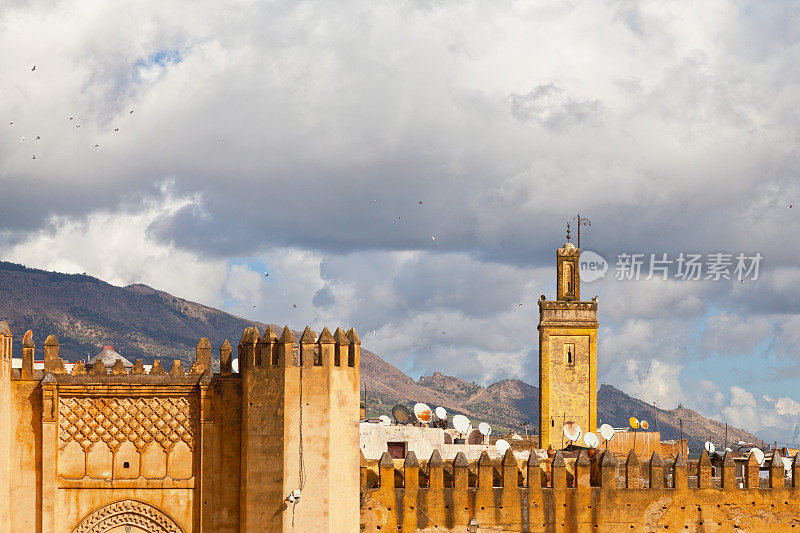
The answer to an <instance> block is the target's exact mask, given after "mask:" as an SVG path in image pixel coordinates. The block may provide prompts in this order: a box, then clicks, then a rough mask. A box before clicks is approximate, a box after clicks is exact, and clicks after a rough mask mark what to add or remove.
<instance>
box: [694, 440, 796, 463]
mask: <svg viewBox="0 0 800 533" xmlns="http://www.w3.org/2000/svg"><path fill="white" fill-rule="evenodd" d="M743 444H744V441H740V442H739V445H740V446H741V445H743ZM703 448H705V450H706V451H707V452H708V454H709V455H711V454H712V453H714V452H715V451H717V447H716V446H714V443H713V442H711V441H710V440H707V441H706V442H705V444H703ZM725 451H726V452H731V451H733V450H731V448H725ZM747 453H748V454H750V455H752V456H753V457H755V458H756V461H757V462H758V465H759V466H764V452H763V451H761V449H760V448H750V449H749V450H748V451H747ZM784 459H786V458H785V457H784ZM784 463H786V461H784ZM784 466H785V465H784Z"/></svg>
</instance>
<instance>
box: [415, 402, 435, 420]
mask: <svg viewBox="0 0 800 533" xmlns="http://www.w3.org/2000/svg"><path fill="white" fill-rule="evenodd" d="M414 417H415V418H416V419H417V420H419V421H420V422H422V423H423V424H425V425H427V424H428V422H430V421H431V420H432V419H433V411H431V408H430V407H428V406H427V405H426V404H424V403H416V404H414Z"/></svg>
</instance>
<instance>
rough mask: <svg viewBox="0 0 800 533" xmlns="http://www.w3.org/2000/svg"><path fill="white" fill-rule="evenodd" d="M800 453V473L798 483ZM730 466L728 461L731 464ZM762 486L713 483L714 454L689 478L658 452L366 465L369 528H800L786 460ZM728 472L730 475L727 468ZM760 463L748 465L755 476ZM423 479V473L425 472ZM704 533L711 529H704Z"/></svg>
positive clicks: (795, 488) (796, 490)
mask: <svg viewBox="0 0 800 533" xmlns="http://www.w3.org/2000/svg"><path fill="white" fill-rule="evenodd" d="M799 458H800V455H799V456H798V457H796V458H795V459H794V462H793V465H792V470H793V472H795V473H797V477H795V478H794V479H795V480H797V479H800V460H799ZM729 459H730V457H729ZM768 461H769V469H770V478H769V482H768V483H767V484H766V485H765V484H764V483H762V486H761V488H756V487H749V488H739V486H740V483H742V481H741V480H739V481H738V482H737V481H736V480H735V479H732V478H731V477H729V476H730V475H731V474H732V473H733V468H732V467H733V464H732V460H731V461H729V463H730V464H729V466H730V467H731V468H730V470H728V471H727V474H723V476H728V477H724V478H723V479H722V480H721V479H720V478H719V477H711V475H710V473H711V471H710V468H708V469H707V467H710V461H708V454H707V453H706V452H703V455H702V456H701V458H700V460H699V461H698V462H697V463H696V465H697V466H695V467H693V469H692V471H691V472H689V471H687V463H686V461H685V460H684V459H683V458H682V457H680V456H679V457H677V458H675V459H672V460H670V461H669V462H668V463H667V464H666V465H665V464H664V462H663V461H662V459H661V458H660V457H659V456H658V454H656V453H654V454H653V455H652V457H650V459H649V461H647V462H646V465H645V464H643V463H642V462H641V461H640V459H639V458H638V457H636V455H635V454H633V453H631V454H630V455H629V456H628V457H627V458H625V460H624V461H620V460H619V458H618V457H616V456H615V455H614V454H612V453H611V452H602V451H599V450H598V451H597V452H595V453H594V455H593V456H592V457H589V456H588V454H587V453H586V452H585V451H584V452H580V454H578V455H577V456H573V457H569V458H567V457H565V456H564V455H563V454H562V453H561V452H560V451H559V452H556V453H555V455H554V457H552V458H548V459H541V458H540V457H538V456H537V455H536V454H535V453H532V454H531V455H530V456H529V457H528V458H527V459H525V460H520V459H519V458H517V457H515V455H514V454H513V452H512V451H511V450H509V451H507V452H506V455H505V456H504V457H503V458H502V459H501V460H500V461H496V460H490V459H489V457H488V456H486V455H482V456H481V457H480V459H478V460H477V461H474V462H471V463H470V462H467V460H466V459H465V458H464V455H463V454H460V453H459V454H458V455H456V457H455V458H454V459H453V460H451V461H446V462H445V461H442V459H441V456H440V455H439V453H438V451H436V452H434V454H433V455H432V456H431V457H430V459H429V460H427V461H420V460H419V459H418V458H417V457H416V456H415V455H413V454H411V453H410V454H409V455H408V456H407V457H406V459H405V461H403V460H398V459H394V460H393V459H392V458H391V457H390V456H389V454H388V453H384V455H383V456H382V457H381V459H380V460H378V461H362V463H361V470H362V472H361V476H360V479H361V494H362V504H361V524H362V529H361V530H362V531H367V532H378V531H409V532H410V531H424V532H433V531H437V532H441V531H445V532H462V531H465V530H466V527H467V524H468V523H469V521H470V520H471V519H472V518H475V519H476V521H477V523H478V525H479V531H480V530H482V529H486V530H488V531H508V532H511V531H592V530H594V531H596V530H598V529H599V530H600V531H655V530H673V529H675V530H680V531H683V530H686V529H690V530H694V531H698V530H717V528H719V527H720V526H726V527H728V528H729V529H730V530H746V531H761V530H764V528H769V527H771V528H772V529H774V530H776V531H777V530H782V529H781V528H782V527H784V528H785V527H789V526H790V525H795V526H800V498H798V496H800V482H795V483H794V484H793V485H792V486H789V482H788V481H787V479H785V478H784V474H783V461H782V459H781V458H780V457H779V456H778V457H776V458H775V460H772V458H769V459H768ZM723 472H725V470H723ZM758 472H759V465H758V463H756V462H755V461H753V463H752V464H748V465H747V473H746V477H747V478H750V479H757V478H758ZM423 473H424V474H423ZM702 526H706V527H705V528H703V527H702Z"/></svg>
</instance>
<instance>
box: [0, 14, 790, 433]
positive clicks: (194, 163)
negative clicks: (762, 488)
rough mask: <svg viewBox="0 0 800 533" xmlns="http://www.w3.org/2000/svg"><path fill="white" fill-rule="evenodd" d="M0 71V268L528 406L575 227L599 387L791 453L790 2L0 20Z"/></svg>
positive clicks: (26, 16)
mask: <svg viewBox="0 0 800 533" xmlns="http://www.w3.org/2000/svg"><path fill="white" fill-rule="evenodd" d="M0 50H3V52H4V53H2V54H0V186H2V193H1V194H0V245H2V248H0V250H2V251H1V252H0V258H2V259H4V260H10V261H15V262H21V263H24V264H26V265H28V266H34V267H40V268H46V269H52V270H59V271H64V272H87V273H89V274H92V275H95V276H98V277H100V278H102V279H104V280H106V281H109V282H111V283H114V284H118V285H126V284H129V283H137V282H142V283H146V284H148V285H151V286H153V287H156V288H159V289H163V290H166V291H169V292H171V293H173V294H175V295H177V296H181V297H183V298H188V299H192V300H196V301H199V302H202V303H205V304H209V305H212V306H216V307H220V308H222V309H225V310H228V311H230V312H233V313H236V314H239V315H241V316H244V317H248V318H252V319H255V320H261V321H264V322H276V323H281V324H283V323H287V324H289V325H290V326H292V327H294V328H301V327H303V326H304V325H305V324H311V325H312V327H317V328H318V327H321V326H322V325H325V324H328V325H333V326H335V325H340V324H341V325H348V326H349V325H354V326H355V327H356V328H357V329H358V331H359V332H361V338H362V340H363V343H364V346H365V347H366V348H368V349H370V350H373V351H375V352H377V353H379V354H380V355H382V356H383V357H385V358H386V359H387V360H388V361H390V362H392V363H393V364H395V365H397V366H398V367H400V368H401V369H402V370H404V371H406V372H407V373H409V374H410V375H412V376H414V377H418V376H419V375H421V374H427V373H430V372H432V371H434V370H441V371H443V372H445V373H448V374H453V375H456V376H459V377H462V378H464V379H468V380H476V381H478V382H480V383H484V384H488V383H491V382H492V381H494V380H497V379H500V378H505V377H515V378H521V379H524V380H525V381H528V382H529V383H533V384H536V383H537V382H538V381H537V380H538V371H537V350H538V337H537V335H538V334H537V331H536V324H537V320H538V311H537V307H536V300H537V299H538V297H539V295H540V294H546V295H548V297H553V296H554V292H555V285H554V277H555V270H554V262H555V249H556V248H557V247H559V246H560V245H561V244H562V243H563V242H564V238H565V235H564V229H565V224H566V222H567V221H569V220H570V219H571V218H572V217H573V216H575V215H576V214H578V213H581V214H582V215H584V216H588V217H589V218H590V219H591V222H592V226H591V227H590V228H585V229H584V231H583V234H582V241H583V242H582V245H583V249H584V250H592V251H594V252H596V253H598V254H600V255H601V256H602V257H604V258H606V259H607V261H608V263H609V270H608V272H607V273H606V276H605V277H604V278H601V279H600V280H598V281H594V282H592V283H586V284H584V286H583V296H584V298H588V297H591V296H593V295H595V294H597V295H599V298H600V311H599V315H600V321H601V329H600V346H599V362H600V363H599V364H600V373H601V376H600V378H601V381H604V382H608V383H611V384H613V385H614V386H617V387H619V388H621V389H623V390H624V391H626V392H628V393H630V394H633V395H636V396H638V397H640V398H642V399H644V400H647V401H656V402H658V405H659V406H661V407H665V408H672V407H675V406H676V405H677V404H678V403H679V402H683V403H684V404H685V405H687V406H689V407H693V408H695V409H698V410H700V411H701V412H702V413H703V414H706V415H709V416H715V417H719V418H720V419H722V420H724V421H727V422H729V423H731V424H734V425H738V426H742V427H745V428H747V429H750V430H754V431H762V435H765V436H767V438H778V439H779V440H786V441H800V431H797V430H796V429H795V425H796V424H798V423H799V422H800V403H798V402H800V393H798V392H797V391H798V390H799V389H800V387H799V386H800V360H798V357H797V354H798V349H800V254H799V253H798V237H797V235H798V233H800V219H799V218H798V217H799V216H800V181H798V179H797V178H798V173H799V172H800V170H798V169H800V165H799V164H798V163H800V138H799V137H800V106H798V105H797V104H798V102H799V101H800V83H799V82H800V69H798V68H797V65H798V64H800V4H798V2H771V1H759V2H752V3H746V2H733V1H724V0H709V1H706V2H699V3H698V2H695V3H686V2H671V1H663V0H659V1H652V2H630V1H627V0H624V1H605V2H598V1H585V2H521V3H517V4H514V3H510V2H484V3H470V2H427V1H420V2H385V3H382V2H350V3H345V4H343V3H341V2H318V3H308V2H284V1H276V2H271V3H267V2H252V1H247V0H244V1H238V2H237V1H230V2H202V1H197V2H191V3H186V4H183V5H181V4H179V3H175V2H160V1H142V2H136V3H127V4H125V5H124V7H122V6H121V5H120V4H118V3H102V2H59V1H57V0H56V1H52V2H24V1H19V0H11V1H9V2H5V3H3V4H2V5H0ZM34 65H35V66H36V68H35V70H32V68H33V66H34ZM11 123H13V124H11ZM23 137H24V139H23ZM34 156H35V159H34ZM793 202H797V203H798V205H797V206H795V207H794V208H792V207H790V206H791V205H792V204H793ZM681 252H683V253H685V254H689V253H697V254H703V261H706V260H707V259H708V256H707V254H713V253H723V254H731V255H732V256H733V258H734V261H733V262H734V266H735V262H736V261H735V257H736V256H737V255H738V254H740V253H744V254H746V256H748V257H751V256H754V255H755V254H756V253H759V254H761V256H762V257H763V260H762V261H761V263H760V268H759V272H758V276H757V279H752V278H753V277H754V273H753V272H751V273H750V275H749V276H737V275H736V273H735V272H734V269H733V267H731V268H730V276H729V277H730V279H725V277H722V278H721V279H719V280H714V279H705V277H706V271H703V275H702V276H701V277H702V278H703V279H700V280H684V279H682V278H681V277H680V276H678V277H676V276H677V275H678V273H679V271H678V269H677V266H676V265H675V264H673V265H672V266H671V268H670V270H669V271H668V273H667V276H666V277H667V279H663V276H661V275H656V276H653V277H652V279H649V280H647V279H646V278H647V277H648V276H646V275H644V273H646V272H647V268H648V263H649V258H650V254H656V256H657V257H658V258H661V257H662V254H664V253H666V254H668V258H673V259H674V258H676V257H677V256H678V254H680V253H681ZM623 253H637V254H644V256H643V257H644V267H643V269H642V272H643V275H642V276H641V278H640V279H639V280H618V279H616V277H617V276H616V270H617V265H618V263H619V259H618V258H619V257H620V254H623ZM704 266H707V265H704ZM267 271H268V272H269V277H268V278H266V277H265V276H264V272H267ZM739 277H741V278H743V279H742V280H741V281H740V280H739V279H738V278H739ZM745 278H746V279H745ZM295 306H296V308H295ZM770 428H779V429H780V431H778V432H777V433H776V432H775V430H772V429H770ZM773 435H775V436H774V437H773Z"/></svg>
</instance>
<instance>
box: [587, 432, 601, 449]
mask: <svg viewBox="0 0 800 533" xmlns="http://www.w3.org/2000/svg"><path fill="white" fill-rule="evenodd" d="M583 443H584V444H586V446H588V447H589V448H597V445H598V444H600V439H598V438H597V435H595V434H594V433H592V432H591V431H587V432H586V433H585V434H584V435H583Z"/></svg>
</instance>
